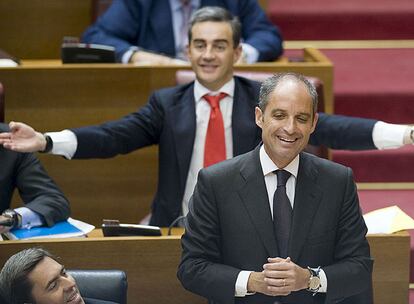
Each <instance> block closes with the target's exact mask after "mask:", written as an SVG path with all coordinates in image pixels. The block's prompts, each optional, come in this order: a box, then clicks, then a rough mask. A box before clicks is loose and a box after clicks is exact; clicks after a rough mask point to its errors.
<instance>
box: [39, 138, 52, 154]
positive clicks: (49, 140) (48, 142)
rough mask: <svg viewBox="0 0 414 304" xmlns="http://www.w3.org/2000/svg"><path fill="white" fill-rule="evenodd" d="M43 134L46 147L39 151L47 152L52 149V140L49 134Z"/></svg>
mask: <svg viewBox="0 0 414 304" xmlns="http://www.w3.org/2000/svg"><path fill="white" fill-rule="evenodd" d="M43 136H44V137H45V140H46V147H45V149H44V150H43V151H40V153H49V152H50V151H52V149H53V140H52V138H51V137H50V136H49V135H46V134H44V135H43Z"/></svg>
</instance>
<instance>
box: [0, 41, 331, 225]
mask: <svg viewBox="0 0 414 304" xmlns="http://www.w3.org/2000/svg"><path fill="white" fill-rule="evenodd" d="M183 68H187V69H189V68H190V67H189V66H187V67H182V66H141V67H138V66H134V65H123V64H73V65H63V64H61V63H60V62H59V61H56V60H45V61H44V60H40V61H39V60H34V61H24V62H23V65H22V66H20V67H17V68H0V82H2V83H3V85H4V87H5V93H6V98H5V103H6V111H5V112H6V113H5V114H6V121H10V120H16V121H23V122H26V123H28V124H30V125H32V126H33V127H34V128H35V129H37V130H39V131H55V130H61V129H64V128H71V127H79V126H84V125H91V124H98V123H101V122H104V121H108V120H113V119H118V118H120V117H121V116H123V115H126V114H128V113H130V112H132V111H135V110H136V109H137V108H139V107H141V106H142V105H144V104H145V103H146V102H147V98H148V96H149V94H150V93H151V92H152V91H153V90H156V89H159V88H162V87H166V86H173V85H175V73H176V71H177V70H178V69H183ZM237 69H240V70H248V71H266V72H277V71H296V72H301V73H304V74H307V75H310V76H316V77H318V78H320V79H321V80H322V81H323V82H324V91H325V107H326V108H327V110H328V111H330V110H329V109H332V72H333V70H332V64H331V63H330V62H329V60H327V59H326V58H325V57H324V56H323V55H322V54H321V53H320V52H318V51H317V50H314V49H306V50H305V51H304V62H288V61H287V60H286V58H282V59H280V60H279V61H277V62H275V63H258V64H254V65H241V66H238V67H237ZM40 158H41V160H42V162H43V163H44V165H45V167H46V169H47V170H48V172H49V173H50V175H51V176H52V177H53V178H54V179H55V180H56V182H57V183H58V185H59V186H60V187H61V188H62V190H63V191H64V193H65V194H66V195H67V197H68V199H69V200H70V202H71V205H72V210H73V213H72V215H73V217H75V218H79V219H81V220H84V221H87V222H90V223H91V224H94V225H100V224H101V221H102V219H103V218H108V217H112V218H119V219H120V220H121V221H123V222H131V223H136V222H137V221H139V220H140V219H141V218H143V217H144V216H145V215H146V214H147V213H148V212H149V210H150V204H151V200H152V197H153V195H154V193H155V189H156V183H157V177H158V172H157V168H158V165H157V164H158V159H157V158H158V156H157V148H156V147H151V148H147V149H142V150H140V151H136V152H134V153H132V154H129V155H125V156H119V157H117V158H115V159H111V160H88V161H66V160H64V159H62V158H60V157H51V156H48V155H40ZM15 200H16V201H17V199H15Z"/></svg>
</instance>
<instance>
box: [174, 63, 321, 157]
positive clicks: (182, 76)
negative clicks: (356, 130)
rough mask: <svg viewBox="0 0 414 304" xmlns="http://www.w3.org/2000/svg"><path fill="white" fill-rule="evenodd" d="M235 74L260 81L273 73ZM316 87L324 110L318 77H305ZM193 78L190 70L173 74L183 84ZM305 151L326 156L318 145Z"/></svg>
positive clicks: (319, 105) (309, 146)
mask: <svg viewBox="0 0 414 304" xmlns="http://www.w3.org/2000/svg"><path fill="white" fill-rule="evenodd" d="M234 74H235V75H237V76H242V77H244V78H248V79H251V80H255V81H258V82H262V81H264V80H265V79H267V78H269V77H270V76H272V75H273V73H265V72H248V71H235V73H234ZM306 78H307V79H308V80H309V81H310V82H311V83H312V84H313V85H314V86H315V88H316V91H317V92H318V97H319V102H318V112H324V111H325V101H324V97H323V96H324V95H323V83H322V81H321V80H320V79H319V78H316V77H308V76H307V77H306ZM194 79H195V74H194V72H193V71H191V70H178V71H177V73H176V74H175V81H176V83H177V84H185V83H189V82H191V81H193V80H194ZM306 151H307V152H309V153H312V154H315V155H317V156H319V157H323V158H328V155H329V154H328V149H327V148H326V147H318V146H313V145H308V146H307V147H306Z"/></svg>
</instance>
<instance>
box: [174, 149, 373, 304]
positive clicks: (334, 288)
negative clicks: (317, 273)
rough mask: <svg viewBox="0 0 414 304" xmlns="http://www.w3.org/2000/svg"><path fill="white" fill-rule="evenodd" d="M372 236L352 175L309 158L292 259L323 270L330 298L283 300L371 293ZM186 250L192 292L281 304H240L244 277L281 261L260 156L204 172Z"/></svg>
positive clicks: (298, 298)
mask: <svg viewBox="0 0 414 304" xmlns="http://www.w3.org/2000/svg"><path fill="white" fill-rule="evenodd" d="M366 232H367V229H366V226H365V222H364V220H363V218H362V215H361V212H360V208H359V203H358V197H357V192H356V187H355V184H354V182H353V177H352V171H351V169H349V168H346V167H343V166H341V165H338V164H335V163H333V162H330V161H328V160H325V159H320V158H317V157H316V156H313V155H310V154H306V153H302V154H301V155H300V161H299V171H298V176H297V182H296V192H295V201H294V207H293V222H292V230H291V238H290V242H289V249H288V255H289V256H290V257H291V258H292V261H293V262H295V263H296V264H298V265H299V266H301V267H307V266H311V267H317V266H321V267H322V268H323V270H324V271H325V273H326V276H327V279H328V292H327V293H326V294H323V293H319V294H317V295H316V296H315V297H313V296H312V293H310V292H307V291H305V290H303V291H299V292H293V293H292V294H291V295H289V296H286V297H280V298H279V299H278V300H279V301H281V302H282V303H295V304H299V303H300V304H307V303H336V301H338V300H340V299H343V298H346V297H349V296H352V295H355V294H358V293H361V292H363V291H364V290H365V289H367V288H369V286H370V280H371V271H372V262H371V260H370V251H369V245H368V242H367V240H366V238H365V234H366ZM182 246H183V255H182V260H181V264H180V266H179V269H178V277H179V279H180V280H181V282H182V284H183V285H184V287H185V288H187V289H188V290H190V291H192V292H195V293H197V294H199V295H201V296H204V297H206V298H209V299H210V300H212V301H213V302H214V303H234V301H235V302H236V303H259V304H260V303H273V302H274V301H275V300H277V298H273V297H268V296H264V295H261V294H256V295H252V296H246V297H244V298H234V288H235V282H236V278H237V275H238V273H239V271H240V270H252V271H262V270H263V268H262V266H263V264H265V263H266V262H267V258H268V257H277V256H278V249H277V244H276V241H275V235H274V232H273V222H272V216H271V212H270V207H269V200H268V196H267V191H266V186H265V182H264V177H263V172H262V167H261V164H260V160H259V148H256V149H255V150H253V151H252V152H249V153H247V154H245V155H241V156H239V157H236V158H233V159H231V160H228V161H225V162H222V163H219V164H217V165H214V166H211V167H209V168H206V169H203V170H201V171H200V174H199V177H198V183H197V186H196V188H195V190H194V195H193V198H192V200H191V201H190V211H189V214H188V215H187V221H186V225H185V234H184V236H183V237H182ZM325 300H326V302H325ZM355 303H357V302H355ZM355 303H353V304H355ZM364 304H366V303H364Z"/></svg>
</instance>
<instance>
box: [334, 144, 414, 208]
mask: <svg viewBox="0 0 414 304" xmlns="http://www.w3.org/2000/svg"><path fill="white" fill-rule="evenodd" d="M332 160H333V161H335V162H337V163H340V164H343V165H345V166H348V167H351V168H352V170H353V171H354V176H355V180H356V181H357V182H414V172H413V164H414V146H406V147H403V148H400V149H391V150H381V151H379V150H374V151H343V150H332ZM413 206H414V202H413Z"/></svg>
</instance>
